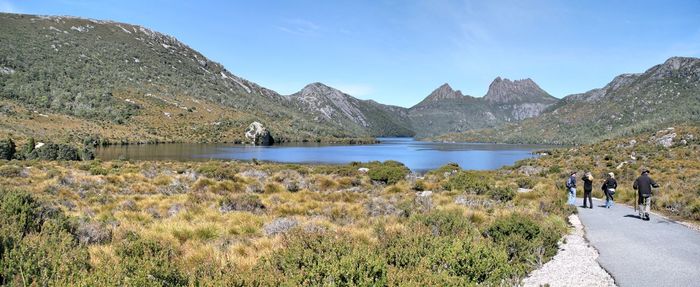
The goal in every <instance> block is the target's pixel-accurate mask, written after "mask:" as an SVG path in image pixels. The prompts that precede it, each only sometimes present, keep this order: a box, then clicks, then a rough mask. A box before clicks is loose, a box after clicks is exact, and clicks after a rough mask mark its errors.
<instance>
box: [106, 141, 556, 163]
mask: <svg viewBox="0 0 700 287" xmlns="http://www.w3.org/2000/svg"><path fill="white" fill-rule="evenodd" d="M379 140H380V142H381V143H379V144H371V145H333V144H318V143H295V144H281V145H274V146H252V145H240V144H147V145H123V146H121V145H114V146H106V147H100V148H98V149H97V151H96V156H97V158H99V159H102V160H112V159H119V158H122V159H131V160H179V161H187V160H210V159H218V160H233V159H235V160H252V159H254V158H255V159H258V160H265V161H274V162H283V163H324V164H346V163H350V162H353V161H359V162H367V161H374V160H378V161H385V160H396V161H399V162H402V163H404V164H405V165H406V166H407V167H408V168H410V169H411V170H414V171H426V170H430V169H435V168H438V167H440V166H443V165H445V164H447V163H449V162H455V163H457V164H459V166H461V167H462V168H464V169H474V170H487V169H497V168H500V167H502V166H505V165H511V164H513V163H515V162H516V161H518V160H521V159H525V158H529V157H533V156H534V155H533V154H532V152H533V151H535V150H539V149H546V148H551V146H544V145H506V144H480V143H435V142H421V141H416V140H414V139H413V138H379Z"/></svg>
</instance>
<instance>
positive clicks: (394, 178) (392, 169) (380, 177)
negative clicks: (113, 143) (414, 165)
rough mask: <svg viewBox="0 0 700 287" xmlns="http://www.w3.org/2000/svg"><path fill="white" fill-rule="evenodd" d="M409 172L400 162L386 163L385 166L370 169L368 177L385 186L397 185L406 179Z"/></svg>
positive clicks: (379, 165)
mask: <svg viewBox="0 0 700 287" xmlns="http://www.w3.org/2000/svg"><path fill="white" fill-rule="evenodd" d="M409 172H410V170H409V169H408V168H407V167H406V166H405V165H403V164H402V163H400V162H397V161H385V162H384V163H383V164H377V165H375V166H372V167H370V169H369V172H368V173H367V175H369V178H370V179H372V180H374V181H379V182H382V183H385V184H395V183H397V182H399V181H400V180H402V179H404V178H406V175H408V173H409Z"/></svg>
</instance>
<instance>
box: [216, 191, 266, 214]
mask: <svg viewBox="0 0 700 287" xmlns="http://www.w3.org/2000/svg"><path fill="white" fill-rule="evenodd" d="M219 204H220V206H221V207H220V208H219V210H221V212H230V211H249V212H259V211H262V210H264V209H265V205H263V203H262V201H261V200H260V198H259V197H258V196H257V195H255V194H238V195H228V196H226V197H224V198H223V199H222V200H221V201H220V202H219Z"/></svg>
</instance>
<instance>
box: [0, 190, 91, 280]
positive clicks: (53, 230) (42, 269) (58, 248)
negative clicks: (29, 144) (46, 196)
mask: <svg viewBox="0 0 700 287" xmlns="http://www.w3.org/2000/svg"><path fill="white" fill-rule="evenodd" d="M72 230H73V227H72V225H71V224H70V223H69V221H68V219H67V218H66V217H65V216H64V215H63V214H62V213H61V212H60V211H58V210H57V209H53V208H49V207H47V206H45V205H44V204H42V203H40V202H39V201H37V200H36V199H35V198H34V197H32V196H30V195H29V194H27V193H25V192H22V191H15V190H10V191H7V190H0V285H3V286H5V285H10V286H13V285H20V286H21V285H32V286H34V285H49V286H52V285H70V282H74V281H75V279H76V278H77V277H79V276H81V275H83V274H85V272H86V271H87V270H88V268H89V258H88V252H87V250H86V249H85V248H83V247H81V246H79V245H78V242H77V241H76V240H75V237H74V235H73V234H72V233H71V231H72Z"/></svg>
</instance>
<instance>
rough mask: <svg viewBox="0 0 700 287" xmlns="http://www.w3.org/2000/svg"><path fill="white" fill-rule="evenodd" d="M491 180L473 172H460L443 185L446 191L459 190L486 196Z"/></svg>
mask: <svg viewBox="0 0 700 287" xmlns="http://www.w3.org/2000/svg"><path fill="white" fill-rule="evenodd" d="M490 182H491V180H490V179H489V178H487V177H485V176H482V175H479V174H478V173H476V172H473V171H460V172H458V173H457V174H456V175H454V176H452V177H450V178H449V179H448V180H447V182H445V183H444V184H443V188H445V189H446V190H458V191H464V192H469V193H474V194H486V193H487V192H488V191H489V190H490V189H491V185H490Z"/></svg>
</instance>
